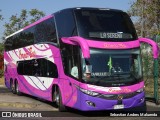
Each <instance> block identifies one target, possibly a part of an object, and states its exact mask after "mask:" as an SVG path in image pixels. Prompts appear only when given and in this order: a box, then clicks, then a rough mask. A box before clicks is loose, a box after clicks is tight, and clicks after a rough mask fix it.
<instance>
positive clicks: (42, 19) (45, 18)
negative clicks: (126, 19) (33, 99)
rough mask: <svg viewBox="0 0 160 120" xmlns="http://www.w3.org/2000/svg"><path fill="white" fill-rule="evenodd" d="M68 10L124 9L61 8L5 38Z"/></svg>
mask: <svg viewBox="0 0 160 120" xmlns="http://www.w3.org/2000/svg"><path fill="white" fill-rule="evenodd" d="M66 10H109V11H117V12H123V11H122V10H118V9H110V8H94V7H74V8H66V9H62V10H60V11H57V12H55V13H53V14H52V15H48V16H45V17H43V18H41V19H40V20H38V21H36V22H34V23H31V24H30V25H28V26H26V27H24V28H22V29H20V30H18V31H16V32H14V33H12V34H11V35H8V36H7V37H6V38H5V39H8V38H9V37H11V36H13V35H15V34H17V33H20V32H22V31H23V30H26V29H28V28H30V27H32V26H34V25H36V24H39V23H41V22H43V21H45V20H47V19H49V18H51V17H53V16H54V14H58V13H60V12H61V11H66Z"/></svg>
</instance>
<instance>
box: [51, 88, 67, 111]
mask: <svg viewBox="0 0 160 120" xmlns="http://www.w3.org/2000/svg"><path fill="white" fill-rule="evenodd" d="M54 98H55V102H56V105H57V106H58V109H59V111H60V112H65V111H66V107H65V106H64V105H63V102H62V95H61V91H60V89H59V88H57V89H56V91H55V92H54Z"/></svg>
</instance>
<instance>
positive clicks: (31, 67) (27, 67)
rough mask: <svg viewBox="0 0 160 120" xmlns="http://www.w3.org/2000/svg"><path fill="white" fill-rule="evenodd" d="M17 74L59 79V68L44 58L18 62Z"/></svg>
mask: <svg viewBox="0 0 160 120" xmlns="http://www.w3.org/2000/svg"><path fill="white" fill-rule="evenodd" d="M17 72H18V74H20V75H28V76H39V77H52V78H57V77H58V71H57V66H56V65H55V64H54V63H52V62H51V61H49V60H47V59H44V58H41V59H33V60H26V61H19V62H17Z"/></svg>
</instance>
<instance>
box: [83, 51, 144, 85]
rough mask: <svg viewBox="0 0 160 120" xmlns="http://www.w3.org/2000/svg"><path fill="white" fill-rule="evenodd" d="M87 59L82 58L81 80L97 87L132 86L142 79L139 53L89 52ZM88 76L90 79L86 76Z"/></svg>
mask: <svg viewBox="0 0 160 120" xmlns="http://www.w3.org/2000/svg"><path fill="white" fill-rule="evenodd" d="M90 53H91V57H90V58H89V59H84V58H82V70H83V76H82V79H83V80H84V81H85V82H86V83H88V84H94V85H99V86H105V87H106V86H125V85H132V84H135V83H137V82H139V81H140V80H141V79H142V68H141V59H140V51H139V50H138V49H133V50H118V51H117V50H98V49H91V50H90ZM87 74H90V78H86V75H87Z"/></svg>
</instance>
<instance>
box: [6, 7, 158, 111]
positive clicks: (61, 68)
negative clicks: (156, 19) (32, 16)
mask: <svg viewBox="0 0 160 120" xmlns="http://www.w3.org/2000/svg"><path fill="white" fill-rule="evenodd" d="M140 42H146V43H149V44H150V45H151V46H152V48H153V57H154V58H157V57H158V47H157V45H156V43H155V42H154V41H152V40H150V39H146V38H138V37H137V34H136V31H135V28H134V26H133V23H132V21H131V19H130V17H129V16H128V15H127V13H125V12H123V11H121V10H114V9H106V8H102V9H100V8H68V9H64V10H61V11H58V12H56V13H54V14H52V15H49V16H46V17H44V18H42V19H40V20H38V21H36V22H35V23H33V24H30V25H29V26H26V27H25V28H23V29H21V30H19V31H17V32H15V33H13V34H11V35H9V36H7V37H6V41H5V52H4V68H5V72H4V76H5V85H6V86H7V87H8V88H10V89H11V90H12V92H13V93H14V94H18V95H20V94H21V93H25V94H29V95H31V96H35V97H38V98H41V99H45V100H47V101H51V102H54V103H55V104H56V105H57V106H58V108H59V111H65V110H66V107H70V108H75V109H78V110H81V111H95V110H116V109H128V108H135V107H144V108H145V93H144V81H143V76H142V63H141V62H142V60H141V50H140Z"/></svg>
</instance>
